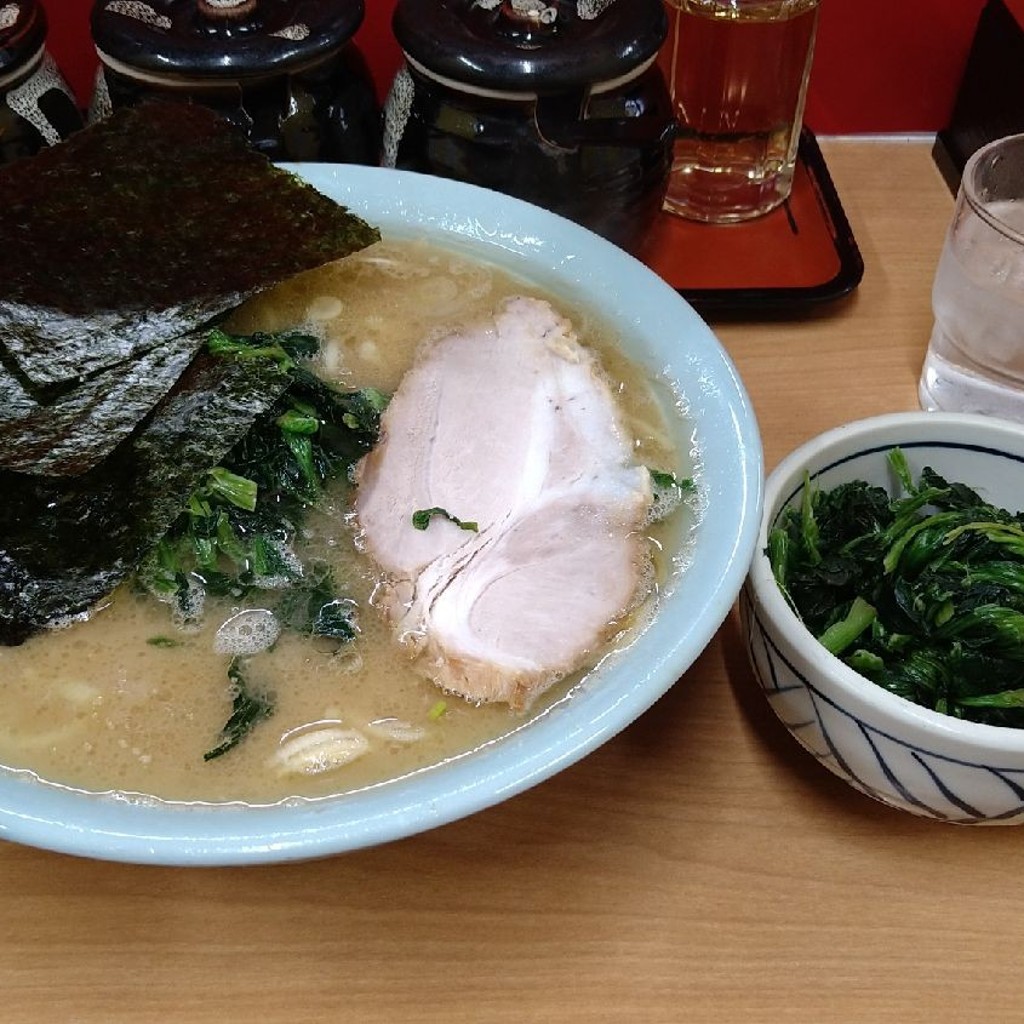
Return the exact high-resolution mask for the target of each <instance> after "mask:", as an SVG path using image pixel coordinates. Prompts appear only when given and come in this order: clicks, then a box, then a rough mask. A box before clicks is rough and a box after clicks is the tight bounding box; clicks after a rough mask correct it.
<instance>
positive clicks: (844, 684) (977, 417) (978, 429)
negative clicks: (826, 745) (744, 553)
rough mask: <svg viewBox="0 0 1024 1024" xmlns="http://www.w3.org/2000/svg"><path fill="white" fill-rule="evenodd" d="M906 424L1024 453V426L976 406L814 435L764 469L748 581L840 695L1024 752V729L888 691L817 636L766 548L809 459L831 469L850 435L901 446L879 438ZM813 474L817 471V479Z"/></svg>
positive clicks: (949, 737) (943, 731)
mask: <svg viewBox="0 0 1024 1024" xmlns="http://www.w3.org/2000/svg"><path fill="white" fill-rule="evenodd" d="M908 428H909V429H912V430H914V431H917V432H919V433H920V434H921V435H922V438H921V439H922V440H927V438H928V437H929V436H930V435H932V434H934V435H935V438H934V439H935V440H936V441H941V440H942V439H943V436H944V435H948V436H949V440H950V441H954V440H955V441H957V442H962V441H964V440H965V438H964V435H965V433H966V434H968V435H971V436H972V437H974V438H976V439H978V440H986V441H987V446H988V447H991V448H994V449H996V450H1002V451H1005V449H1004V448H1002V447H1001V446H1000V441H1004V442H1005V441H1006V440H1007V439H1010V438H1012V439H1014V440H1015V441H1016V445H1015V447H1016V448H1017V449H1019V451H1020V452H1021V455H1022V456H1024V426H1021V425H1020V424H1016V423H1013V422H1011V421H1009V420H1002V419H998V418H996V417H992V416H985V415H981V414H977V413H958V412H925V411H907V412H895V413H884V414H881V415H877V416H870V417H865V418H863V419H859V420H853V421H851V422H848V423H844V424H842V425H840V426H837V427H833V428H831V429H829V430H826V431H824V432H823V433H821V434H818V435H816V436H815V437H812V438H809V439H808V440H807V441H805V442H803V443H802V444H801V445H800V446H799V447H797V448H795V449H794V450H793V451H791V452H790V453H789V454H787V455H786V456H785V457H784V458H783V459H782V460H781V461H780V462H779V463H778V464H777V465H776V466H775V468H774V469H773V470H772V471H771V472H770V473H769V474H768V476H767V479H766V481H765V492H764V505H763V508H762V514H761V524H760V528H759V530H758V541H757V547H756V549H755V551H754V557H753V560H752V562H751V567H750V572H749V574H748V577H747V583H748V586H749V587H750V588H751V591H752V593H753V594H754V595H755V596H756V602H757V604H759V605H760V606H761V608H763V610H764V616H765V617H767V619H768V620H770V622H771V623H772V625H773V627H774V628H775V629H777V630H778V631H779V633H780V635H782V636H783V637H784V638H785V640H786V641H787V642H788V643H789V644H790V645H792V648H793V649H794V650H795V652H796V653H797V655H798V656H799V657H800V658H801V659H803V661H804V662H805V663H806V664H809V665H816V666H817V667H818V668H819V670H820V672H821V676H822V677H823V678H826V679H827V680H828V681H829V684H830V685H831V686H833V687H834V688H835V689H836V690H837V691H838V692H839V693H840V694H841V695H842V696H843V697H846V698H848V699H850V700H852V701H854V702H856V703H858V704H859V705H861V706H862V707H863V708H866V709H870V710H871V711H872V712H874V713H875V714H876V715H885V716H888V717H889V718H890V719H896V720H899V721H901V722H904V723H905V724H906V725H907V726H910V727H912V728H915V729H917V730H919V731H920V732H922V733H924V734H927V735H930V736H932V737H934V738H937V739H942V740H945V741H952V742H954V743H959V744H968V743H969V744H974V745H976V746H980V747H985V748H987V749H990V750H992V751H993V752H995V753H1001V754H1007V755H1020V754H1024V728H1022V729H1014V728H1011V727H1009V726H1001V725H989V724H986V723H982V722H970V721H965V720H963V719H959V718H954V717H952V716H950V715H944V714H942V713H941V712H939V711H934V710H932V709H931V708H927V707H924V706H922V705H919V704H915V703H914V702H913V701H911V700H908V699H907V698H905V697H901V696H899V695H898V694H895V693H891V692H890V691H889V690H886V689H884V688H883V687H881V686H878V685H877V684H876V683H873V682H871V680H870V679H867V678H866V677H865V676H862V675H861V674H860V673H859V672H856V671H855V670H854V669H852V668H850V666H849V665H847V664H846V663H845V662H844V661H842V659H840V658H839V657H837V656H836V655H834V654H832V653H831V652H830V651H828V650H826V649H825V648H824V647H823V646H822V645H821V644H820V643H819V642H818V640H817V639H816V638H815V636H814V635H813V634H812V633H811V631H810V630H809V629H808V628H807V627H806V626H805V625H804V623H803V622H802V621H801V619H800V618H799V617H798V616H797V614H796V612H795V611H794V610H793V609H792V608H791V607H790V605H789V603H788V602H787V601H786V599H785V598H784V597H783V595H782V591H781V590H780V589H779V587H778V585H777V584H776V582H775V577H774V574H773V573H772V569H771V563H770V562H769V559H768V555H767V553H766V548H767V543H768V530H769V528H770V525H771V523H772V522H773V521H774V520H775V518H776V517H777V515H778V513H779V511H781V507H782V504H781V503H782V502H783V501H784V500H787V499H788V498H789V497H791V496H792V493H793V492H794V491H795V492H796V493H799V491H800V490H802V489H803V485H802V484H799V485H796V484H794V480H795V479H796V478H798V477H802V476H803V472H804V470H805V469H806V468H807V467H808V466H809V465H813V464H815V463H822V462H824V463H825V465H822V466H821V468H820V469H819V470H818V472H820V471H821V469H825V468H828V466H829V465H831V464H832V463H830V462H829V461H828V455H829V453H831V452H834V451H836V449H837V448H839V447H840V446H849V444H850V442H851V441H856V440H857V439H858V438H863V439H865V440H866V439H868V438H874V439H875V441H876V446H877V447H878V448H879V449H883V448H891V447H897V446H898V442H897V441H895V440H893V441H892V442H890V443H878V442H881V440H882V438H884V437H885V436H886V435H888V434H891V433H893V432H895V431H905V430H907V429H908ZM814 476H815V474H814V473H812V479H813V478H814ZM830 696H832V695H830Z"/></svg>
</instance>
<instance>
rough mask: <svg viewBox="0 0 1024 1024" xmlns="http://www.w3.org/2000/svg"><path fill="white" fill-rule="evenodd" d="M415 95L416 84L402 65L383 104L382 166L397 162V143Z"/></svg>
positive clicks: (400, 138) (402, 132) (392, 165)
mask: <svg viewBox="0 0 1024 1024" xmlns="http://www.w3.org/2000/svg"><path fill="white" fill-rule="evenodd" d="M415 95H416V86H415V84H414V83H413V80H412V75H410V74H409V69H408V68H407V67H405V66H403V67H401V68H399V70H398V74H396V75H395V79H394V81H393V82H392V83H391V91H390V92H389V93H388V98H387V101H386V102H385V104H384V139H383V153H382V155H381V166H383V167H394V166H395V164H396V163H397V162H398V144H399V143H400V142H401V141H402V136H403V135H404V134H405V126H406V125H407V124H408V123H409V115H410V114H411V113H412V102H413V99H414V98H415Z"/></svg>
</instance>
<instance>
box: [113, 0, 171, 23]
mask: <svg viewBox="0 0 1024 1024" xmlns="http://www.w3.org/2000/svg"><path fill="white" fill-rule="evenodd" d="M106 10H108V11H112V12H113V13H114V14H123V15H124V16H125V17H126V18H134V19H135V20H136V21H141V22H144V23H145V24H147V25H152V26H153V27H154V28H170V27H171V19H170V18H168V17H167V16H166V15H164V14H158V13H157V11H156V10H155V8H153V7H150V6H149V4H144V3H142V2H141V0H110V3H108V4H107V6H106Z"/></svg>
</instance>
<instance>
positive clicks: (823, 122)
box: [42, 0, 984, 134]
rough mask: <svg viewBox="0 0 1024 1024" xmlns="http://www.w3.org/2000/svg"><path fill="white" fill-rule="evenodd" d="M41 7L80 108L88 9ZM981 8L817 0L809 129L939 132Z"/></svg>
mask: <svg viewBox="0 0 1024 1024" xmlns="http://www.w3.org/2000/svg"><path fill="white" fill-rule="evenodd" d="M619 2H620V3H629V2H630V0H619ZM42 3H43V6H44V7H45V8H46V11H47V15H48V17H49V21H50V50H51V52H52V53H53V55H54V57H55V58H56V60H57V62H58V64H59V65H60V66H61V68H62V69H63V71H64V74H65V76H66V77H67V78H68V80H69V81H70V82H71V85H72V87H73V88H74V89H75V91H76V93H77V95H78V96H79V99H80V100H81V101H82V104H83V106H84V105H86V104H87V102H88V96H89V93H90V91H91V87H92V75H93V69H94V67H95V57H94V54H93V51H92V44H91V41H90V38H89V11H90V9H91V7H92V0H42ZM983 6H984V0H821V18H820V24H819V33H818V46H817V51H816V56H815V62H814V69H813V72H812V76H811V89H810V95H809V97H808V102H807V123H808V124H809V125H810V126H811V127H812V128H813V129H814V130H815V131H816V132H818V133H819V134H826V133H837V132H912V131H935V130H937V129H939V128H941V127H943V126H944V125H945V123H946V121H947V119H948V117H949V114H950V111H951V110H952V106H953V99H954V96H955V94H956V89H957V87H958V85H959V83H960V76H961V74H962V72H963V67H964V63H965V61H966V59H967V51H968V49H969V47H970V42H971V38H972V36H973V33H974V26H975V24H976V23H977V19H978V14H979V13H980V11H981V9H982V7H983ZM366 7H367V14H366V18H365V20H364V22H363V26H362V28H360V30H359V33H358V35H357V36H356V41H357V43H358V44H359V46H360V48H361V49H362V51H363V53H364V54H365V55H366V57H367V59H368V61H369V63H370V67H371V70H372V71H373V74H374V78H375V80H376V82H377V86H378V89H379V91H380V92H381V94H382V95H383V94H384V93H385V92H386V90H387V85H388V83H389V82H390V80H391V76H392V74H393V73H394V70H395V67H396V65H397V64H398V61H399V54H398V50H397V47H396V45H395V42H394V40H393V39H392V37H391V31H390V18H391V11H392V9H393V8H394V0H366Z"/></svg>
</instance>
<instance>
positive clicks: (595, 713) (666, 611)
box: [0, 163, 764, 866]
mask: <svg viewBox="0 0 1024 1024" xmlns="http://www.w3.org/2000/svg"><path fill="white" fill-rule="evenodd" d="M281 166H283V167H284V168H285V169H286V170H291V171H293V172H295V173H298V174H299V175H300V176H301V177H302V178H304V179H305V180H306V181H308V182H309V183H310V184H312V185H313V186H314V187H315V188H318V189H320V190H321V191H324V192H326V194H328V195H331V196H332V197H333V198H335V199H336V200H337V201H339V202H341V203H343V204H344V205H346V206H348V207H349V208H350V209H352V210H353V212H355V213H357V214H364V215H368V216H372V217H373V218H374V219H375V220H376V222H377V223H378V224H379V225H380V226H381V227H382V228H385V227H386V228H387V229H388V230H390V231H392V233H393V235H395V236H396V237H397V236H399V235H402V234H405V235H406V236H408V234H409V233H410V231H411V232H413V233H414V234H415V233H416V232H419V233H420V234H426V233H428V232H429V233H430V234H432V235H433V237H434V239H435V240H437V241H443V243H444V244H449V243H450V244H451V246H452V247H453V248H455V249H456V251H463V252H465V251H467V249H466V246H468V247H469V249H470V250H473V249H475V250H476V251H477V252H478V253H484V254H490V258H491V259H492V260H497V259H498V254H499V253H500V254H501V261H502V262H504V263H505V265H506V266H507V267H508V269H510V270H511V272H512V273H513V274H515V273H525V272H531V275H532V276H533V277H534V278H535V279H536V278H538V277H540V276H541V275H551V277H552V278H554V279H555V281H557V282H558V287H563V288H564V289H565V290H566V292H567V293H568V295H569V296H570V297H572V296H573V295H574V294H575V298H576V299H577V300H578V301H582V300H583V299H584V298H588V297H589V301H590V308H592V309H593V311H594V312H595V313H597V314H599V315H600V316H603V317H612V318H613V322H615V323H618V324H620V325H621V327H622V329H623V330H624V331H626V330H630V329H632V330H635V331H636V332H637V333H638V334H639V336H640V338H642V341H641V344H640V345H639V346H638V349H637V351H636V352H634V353H632V355H633V356H634V361H635V362H637V363H638V365H640V366H646V367H647V368H648V369H649V370H650V371H651V372H652V373H654V374H662V375H665V374H667V373H668V372H669V371H670V370H671V371H672V375H673V379H674V380H676V381H685V382H687V394H688V396H690V397H692V399H693V401H692V405H693V410H692V412H693V415H692V416H691V417H690V419H689V421H688V422H687V425H686V429H685V431H684V430H680V431H679V432H678V436H679V437H680V441H681V443H682V438H683V435H684V433H685V435H686V437H687V439H688V440H689V443H690V444H694V443H696V440H695V439H698V440H699V438H700V437H701V436H703V437H704V438H706V440H707V444H706V447H705V449H704V454H705V455H706V456H708V457H707V458H706V459H705V460H704V469H705V470H706V476H705V480H706V483H707V489H708V492H709V500H710V502H711V504H710V507H711V508H712V509H714V510H715V516H714V520H713V523H714V527H715V530H716V531H720V533H721V541H720V543H716V544H714V545H711V544H708V545H705V546H703V547H702V546H700V545H699V544H695V545H694V555H693V559H692V562H691V564H689V565H688V566H687V568H686V570H685V572H684V574H683V576H682V577H681V579H680V582H679V584H678V585H677V586H676V587H675V588H674V591H673V593H672V594H670V595H669V596H668V598H667V599H666V603H665V605H664V606H663V608H662V611H661V613H660V614H658V615H657V616H654V617H653V619H652V622H651V623H650V624H649V625H648V626H647V627H646V628H645V630H644V631H643V632H642V633H641V634H640V636H639V638H638V639H637V641H636V642H635V643H634V644H633V645H632V647H631V650H632V651H635V652H636V657H635V658H634V657H633V656H631V657H630V658H629V659H620V662H621V665H622V667H619V666H617V665H616V664H614V663H613V664H611V665H610V668H609V671H608V674H607V676H606V677H605V678H604V679H603V680H602V681H603V682H607V683H608V685H607V686H605V687H603V688H602V687H597V686H595V687H593V688H592V690H591V691H590V692H589V694H588V693H585V692H581V693H580V694H579V697H581V698H587V699H585V700H576V701H575V704H574V706H576V707H579V708H580V710H579V711H578V712H576V713H575V714H573V715H570V716H569V720H568V722H566V723H565V724H564V725H562V726H559V723H558V721H557V719H556V714H555V713H554V712H553V713H551V714H549V715H546V716H545V715H539V716H536V717H535V718H534V719H532V720H531V721H530V722H529V723H527V725H526V727H525V728H523V729H520V730H516V731H514V732H512V733H510V734H507V736H506V737H504V738H503V739H502V742H501V749H502V751H506V753H504V754H503V755H502V754H499V755H498V756H495V755H494V750H495V748H496V747H498V746H499V745H498V744H490V745H486V744H485V745H484V747H483V748H478V750H479V756H478V757H477V756H476V754H477V752H474V754H470V755H469V756H466V757H463V758H462V759H456V760H455V761H453V762H449V763H448V764H446V765H445V766H444V767H443V768H442V769H440V770H438V771H436V772H431V771H425V772H419V773H413V774H412V775H408V776H405V777H403V779H400V780H393V782H391V783H388V782H385V783H382V784H381V785H379V786H376V787H367V788H365V789H361V790H356V791H355V792H353V793H351V794H342V795H340V796H336V797H330V798H324V799H323V800H318V801H312V800H307V801H297V803H298V804H299V806H298V807H295V806H294V804H293V805H291V806H286V805H283V804H281V803H276V804H268V805H255V806H253V805H250V806H244V807H242V806H240V805H231V804H228V805H226V806H225V805H216V806H215V807H212V808H209V809H208V807H206V806H202V805H200V806H198V807H197V806H189V807H182V808H178V807H176V806H175V805H173V804H171V803H170V802H159V803H157V804H156V806H155V810H154V807H153V806H152V805H150V804H147V803H146V802H145V801H132V800H131V799H127V800H124V799H120V798H117V797H116V796H115V797H114V798H113V799H107V800H104V799H103V796H102V795H100V796H99V797H97V795H96V794H92V793H89V794H85V793H81V792H78V793H76V792H75V791H74V790H68V789H65V788H63V787H59V786H56V785H55V784H52V783H46V782H41V781H40V780H36V779H22V778H10V777H9V776H10V774H11V773H9V772H6V773H3V774H2V775H0V837H3V838H7V839H11V840H14V841H17V842H22V843H26V844H28V845H32V846H36V847H41V848H46V849H52V850H57V851H59V852H64V853H70V854H76V855H83V856H89V857H94V858H99V859H104V860H112V861H124V862H132V863H146V864H160V865H174V866H221V865H240V864H256V863H261V864H265V863H276V862H284V861H293V860H307V859H311V858H316V857H324V856H330V855H334V854H338V853H343V852H348V851H351V850H355V849H360V848H364V847H367V846H372V845H377V844H380V843H383V842H388V841H392V840H396V839H400V838H404V837H406V836H409V835H412V834H414V833H420V832H425V831H427V830H429V829H431V828H434V827H436V826H438V825H441V824H446V823H448V822H451V821H455V820H457V819H460V818H463V817H466V816H467V815H469V814H472V813H475V812H477V811H479V810H482V809H484V808H487V807H491V806H493V805H495V804H498V803H500V802H502V801H504V800H506V799H508V798H509V797H511V796H513V795H515V794H517V793H519V792H521V791H523V790H526V789H528V788H530V787H532V786H534V785H536V784H537V783H539V782H541V781H544V780H546V779H547V778H549V777H551V776H553V775H554V774H556V773H557V772H559V771H561V770H562V769H564V768H566V767H568V766H569V765H571V764H573V763H575V762H576V761H578V760H579V759H580V758H582V757H583V756H584V755H586V754H588V753H590V752H591V751H593V750H594V749H596V748H597V747H598V746H600V745H602V744H603V743H605V742H606V741H607V740H609V739H611V738H612V737H613V736H614V735H615V734H616V733H618V732H619V731H621V730H622V729H624V728H625V727H626V726H627V725H629V724H630V723H632V722H633V721H634V720H635V719H636V718H637V717H639V715H640V714H642V713H643V712H645V711H646V710H647V709H648V708H650V706H651V705H653V704H654V703H655V701H657V700H658V699H659V698H660V697H661V696H663V694H664V693H665V692H666V691H667V690H668V689H669V688H670V687H671V686H673V685H674V684H675V683H676V682H677V681H678V680H679V678H680V677H681V676H682V675H683V674H684V673H685V672H686V671H687V670H688V669H689V668H690V667H691V665H692V664H693V663H694V661H696V659H697V657H698V656H699V655H700V654H701V652H702V651H703V650H704V649H705V647H706V646H707V644H708V643H710V641H711V640H712V638H713V637H714V635H715V634H716V633H717V631H718V629H719V628H720V627H721V625H722V623H723V622H724V620H725V618H726V617H727V615H728V613H729V611H730V609H731V608H732V607H733V605H734V603H735V601H736V598H737V596H738V594H739V592H740V590H741V588H742V585H743V581H744V579H745V576H746V574H747V572H748V570H749V566H750V558H751V556H752V554H753V552H754V548H755V545H756V542H757V531H758V526H759V523H760V520H761V509H762V501H763V484H764V472H763V454H762V446H761V437H760V432H759V428H758V424H757V420H756V417H755V414H754V409H753V405H752V402H751V400H750V397H749V395H748V394H747V391H746V389H745V387H744V385H743V382H742V380H741V378H740V376H739V373H738V371H737V369H736V367H735V365H734V364H733V362H732V360H731V357H730V356H729V354H728V352H727V351H726V349H725V347H724V346H723V345H722V343H721V342H720V341H719V339H718V338H717V337H716V336H715V334H714V333H713V332H712V330H711V328H710V327H709V326H708V324H707V323H706V322H705V321H703V320H702V319H701V318H700V317H699V316H698V315H697V313H696V312H695V311H694V310H693V308H692V307H691V306H690V305H689V304H688V303H686V302H685V300H683V299H682V298H681V296H679V294H678V293H677V292H676V291H675V290H674V289H672V288H671V287H670V286H669V285H668V284H666V283H665V282H664V281H662V280H661V279H660V278H658V277H657V275H656V274H655V273H654V272H653V271H651V270H650V269H649V268H647V267H646V266H644V265H643V264H642V263H641V262H640V261H639V260H637V259H635V258H634V257H632V256H630V255H629V254H628V253H626V252H625V251H624V250H622V249H619V248H618V247H616V246H614V245H612V243H610V242H608V241H606V240H605V239H603V238H601V237H599V236H597V235H595V234H593V233H592V232H590V231H588V230H587V229H585V228H583V227H581V226H579V225H578V224H575V223H573V222H571V221H568V220H566V219H565V218H562V217H559V216H557V215H555V214H553V213H550V212H548V211H546V210H542V209H541V208H539V207H536V206H533V205H531V204H528V203H525V202H523V201H521V200H518V199H514V198H512V197H510V196H506V195H504V194H501V193H497V192H492V191H490V190H486V189H482V188H479V187H477V186H473V185H468V184H465V183H462V182H458V181H453V180H448V179H442V178H435V177H431V176H427V175H422V174H418V173H415V172H409V171H398V170H393V169H388V168H380V167H367V166H361V165H349V164H315V163H310V164H291V165H289V164H284V165H281ZM382 211H385V212H382ZM463 243H465V244H464V245H463ZM538 261H540V262H538ZM548 285H549V281H548V279H547V278H542V279H541V286H542V287H547V288H548V290H549V291H550V290H552V289H553V288H555V286H553V285H552V286H550V287H549V286H548ZM555 290H557V288H555ZM641 325H643V326H642V328H641ZM670 346H671V347H670ZM667 353H668V354H667ZM677 353H678V354H677ZM691 392H692V395H690V393H691ZM712 455H713V456H715V457H714V458H712V457H711V456H712ZM705 521H706V522H707V521H709V517H708V516H707V513H705ZM705 535H707V534H706V532H705ZM687 581H690V583H689V585H687ZM694 587H700V589H699V591H693V588H694ZM691 591H693V592H696V593H699V594H700V597H701V613H700V614H699V615H692V614H687V612H686V608H685V606H684V603H683V602H684V598H685V596H686V595H687V594H690V593H691ZM602 671H603V670H602ZM595 694H597V695H599V696H597V697H594V696H593V695H595ZM572 703H573V702H566V704H564V705H562V706H563V707H565V706H568V705H569V704H572ZM558 707H559V705H558V704H556V705H555V709H557V708H558ZM439 778H440V779H441V780H442V781H440V782H439V781H437V780H438V779H439ZM397 783H402V784H401V785H398V784H397ZM22 784H24V785H23V787H22V788H21V789H18V788H17V787H18V786H19V785H22ZM82 802H85V803H86V804H87V805H88V807H89V808H90V810H87V811H84V812H83V811H80V810H79V806H80V805H81V803H82ZM140 803H141V804H142V805H141V806H138V804H140ZM346 804H347V805H349V807H348V808H347V809H344V810H340V811H338V810H336V808H338V807H341V806H343V805H346ZM236 809H237V810H238V811H239V813H237V814H236V813H232V812H233V811H235V810H236Z"/></svg>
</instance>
